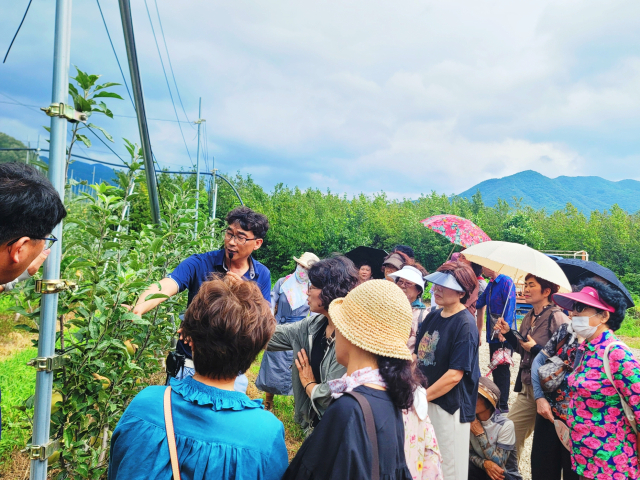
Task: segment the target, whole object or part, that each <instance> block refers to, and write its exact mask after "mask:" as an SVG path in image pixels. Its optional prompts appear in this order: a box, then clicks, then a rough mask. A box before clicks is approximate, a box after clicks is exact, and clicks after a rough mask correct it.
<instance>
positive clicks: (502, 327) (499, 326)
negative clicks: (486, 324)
mask: <svg viewBox="0 0 640 480" xmlns="http://www.w3.org/2000/svg"><path fill="white" fill-rule="evenodd" d="M493 329H494V330H498V331H499V333H501V334H503V335H504V334H505V333H509V330H511V327H510V326H509V324H508V323H507V322H506V321H505V320H504V318H502V317H500V318H499V319H498V321H497V322H496V325H495V327H493Z"/></svg>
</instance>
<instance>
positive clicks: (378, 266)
mask: <svg viewBox="0 0 640 480" xmlns="http://www.w3.org/2000/svg"><path fill="white" fill-rule="evenodd" d="M386 256H387V252H385V251H384V250H381V249H380V248H373V247H356V248H354V249H353V250H351V251H350V252H347V253H346V254H345V257H347V258H348V259H350V260H351V261H352V262H353V263H355V264H356V267H357V268H360V266H362V265H364V264H367V265H369V266H370V267H371V274H372V276H373V278H384V273H382V262H383V261H384V258H385V257H386Z"/></svg>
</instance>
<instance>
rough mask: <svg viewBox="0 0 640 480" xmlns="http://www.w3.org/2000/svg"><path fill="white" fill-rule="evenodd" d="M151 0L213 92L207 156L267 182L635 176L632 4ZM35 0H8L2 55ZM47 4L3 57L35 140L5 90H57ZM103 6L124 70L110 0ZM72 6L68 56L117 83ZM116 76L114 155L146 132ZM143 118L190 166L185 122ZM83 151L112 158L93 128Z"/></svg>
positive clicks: (184, 58)
mask: <svg viewBox="0 0 640 480" xmlns="http://www.w3.org/2000/svg"><path fill="white" fill-rule="evenodd" d="M147 2H148V5H149V10H150V12H151V18H152V20H153V22H154V28H155V31H156V34H157V35H159V24H158V17H157V15H156V10H155V4H154V0H147ZM157 2H158V8H159V11H160V16H161V17H160V18H161V20H162V26H163V27H164V32H165V35H166V39H167V44H168V47H169V52H170V54H171V61H172V64H173V68H174V71H175V75H176V80H177V82H178V86H179V88H180V94H181V96H182V100H183V102H184V106H185V109H186V112H187V115H188V117H189V119H190V120H191V121H193V120H195V119H196V118H197V108H198V97H200V96H201V97H202V99H203V114H202V116H203V117H204V118H206V120H207V143H208V151H209V156H210V157H211V156H215V161H216V167H217V168H219V169H221V170H222V171H225V172H235V171H238V170H239V171H240V172H242V173H243V174H245V173H250V174H251V175H252V176H253V177H254V178H255V179H256V180H257V181H258V183H260V184H262V185H263V186H265V187H266V188H269V189H270V188H272V187H273V186H274V185H275V184H277V183H279V182H282V183H285V184H287V185H289V186H294V185H297V186H300V187H318V188H321V189H326V188H330V189H331V190H332V191H337V192H347V193H349V194H355V193H358V192H366V193H373V192H378V191H381V190H384V191H386V192H388V193H389V194H390V195H391V196H393V197H397V198H402V197H416V196H418V195H420V194H421V193H429V192H430V191H432V190H435V191H437V192H439V193H459V192H461V191H463V190H465V189H467V188H469V187H471V186H473V185H475V184H476V183H478V182H480V181H482V180H486V179H488V178H494V177H503V176H506V175H511V174H513V173H516V172H519V171H522V170H527V169H533V170H536V171H538V172H540V173H542V174H544V175H547V176H550V177H556V176H559V175H571V176H577V175H599V176H602V177H604V178H607V179H610V180H621V179H624V178H635V179H640V168H639V166H640V162H639V160H640V156H639V154H638V152H639V147H640V136H639V135H638V132H640V3H639V2H637V1H616V0H609V1H607V2H602V1H600V0H598V1H596V0H588V1H580V0H566V1H565V0H554V1H546V0H537V1H535V2H534V1H524V2H514V1H512V0H495V1H484V0H481V1H477V0H476V1H457V0H451V1H446V2H443V1H437V2H436V1H420V2H418V1H403V0H401V1H397V2H389V1H379V0H367V1H364V0H342V1H325V2H300V1H292V0H280V1H277V2H257V1H234V2H205V1H198V2H196V1H187V0H184V1H180V2H173V1H171V2H170V1H168V0H157ZM27 3H28V1H27V0H15V1H12V2H3V6H2V15H0V50H2V55H4V52H5V51H6V48H7V46H8V44H9V42H10V41H11V38H12V36H13V33H14V31H15V28H16V27H17V25H18V23H19V22H20V19H21V18H22V14H23V13H24V9H25V8H26V5H27ZM132 3H134V4H135V5H134V6H133V20H134V27H135V29H136V40H137V44H138V54H139V58H140V63H141V75H142V82H143V87H144V92H145V100H146V105H147V113H148V116H149V117H150V118H154V119H165V120H172V119H173V120H175V115H174V111H173V107H172V105H171V102H170V98H169V92H168V89H167V85H166V83H165V80H164V76H163V73H162V68H161V64H160V59H159V57H158V52H157V50H156V45H155V43H154V39H153V34H152V30H151V26H150V22H149V18H148V16H147V11H146V9H145V4H144V2H143V1H140V0H137V1H134V2H132ZM53 4H54V2H51V1H45V0H34V1H33V4H32V6H31V10H30V12H29V15H28V16H27V19H26V21H25V24H24V26H23V28H22V31H21V32H20V35H19V36H18V39H17V40H16V43H15V44H14V46H13V49H12V51H11V54H10V55H9V58H8V60H7V63H5V64H4V65H0V102H1V103H0V131H2V132H6V133H8V134H10V135H12V136H15V137H17V138H19V139H20V140H23V141H26V140H27V139H29V140H31V141H32V143H33V142H35V140H36V139H37V136H38V134H41V135H45V134H46V132H44V130H43V129H42V128H41V126H42V125H46V124H47V123H48V122H47V119H46V118H45V116H44V114H42V113H39V112H38V111H37V108H27V107H24V106H20V105H12V104H11V102H14V101H18V102H21V103H23V104H26V105H32V106H45V105H47V104H48V103H49V101H50V96H51V73H52V53H53V23H54V5H53ZM101 5H102V8H103V10H104V12H105V17H106V21H107V24H108V26H109V29H110V32H111V34H112V37H113V39H114V43H115V48H116V51H117V53H118V55H119V58H120V61H121V62H122V63H123V67H124V68H125V75H128V70H127V67H126V63H127V62H126V52H125V49H124V41H123V40H122V29H121V26H120V17H119V11H118V5H117V2H116V0H102V1H101ZM73 8H74V10H73V32H72V51H71V58H72V64H75V65H78V66H79V67H80V68H82V69H83V70H85V71H88V72H90V73H99V74H102V75H103V79H104V80H105V81H116V82H120V83H122V78H121V76H120V73H119V71H118V67H117V64H116V60H115V57H114V55H113V53H112V51H111V47H110V46H109V43H108V39H107V35H106V33H105V29H104V26H103V25H102V20H101V18H100V15H99V11H98V7H97V4H96V2H95V1H92V0H84V1H75V2H74V6H73ZM159 42H160V48H161V50H162V52H163V54H164V46H163V44H162V40H161V38H159ZM164 62H165V66H166V67H167V68H168V63H167V59H166V56H165V57H164ZM117 88H118V92H119V93H120V94H121V95H122V96H123V97H125V98H126V101H118V100H113V101H111V102H110V106H111V108H112V110H113V112H114V113H115V114H117V115H122V116H119V117H116V118H115V119H114V120H110V119H108V118H104V117H102V118H100V117H99V116H97V115H96V116H94V117H93V118H92V121H93V122H94V123H96V124H98V125H100V126H103V127H104V128H106V129H107V130H109V131H110V132H111V133H112V134H114V137H115V139H116V143H115V144H114V146H113V148H114V149H115V150H116V151H117V152H118V153H121V154H122V153H124V152H125V150H124V148H123V146H122V141H121V138H122V137H126V138H129V139H132V140H134V141H138V133H137V126H136V123H135V120H134V119H132V118H128V117H130V116H132V115H133V114H134V111H133V108H132V105H131V102H130V101H129V99H128V97H127V94H126V90H125V89H124V87H117ZM173 95H174V98H176V92H175V91H174V92H173ZM178 111H179V114H180V115H181V117H180V118H181V119H182V120H185V117H184V114H182V112H181V109H180V106H179V104H178ZM183 130H184V134H185V137H186V141H187V144H188V147H189V150H190V153H191V156H192V158H193V159H194V160H195V152H196V137H195V129H194V128H193V127H192V126H191V125H188V124H184V125H183ZM150 133H151V142H152V145H153V148H154V152H155V154H156V156H157V158H158V160H159V162H160V164H161V165H162V166H163V167H168V168H171V169H176V168H180V167H184V168H191V162H190V160H189V158H188V156H187V152H186V148H185V145H184V143H183V140H182V137H181V135H180V131H179V129H178V124H177V123H176V122H170V121H159V120H151V121H150ZM83 154H85V155H88V156H92V157H95V158H100V159H103V160H108V161H116V162H117V161H118V160H117V158H116V157H115V156H113V155H112V154H110V153H109V152H108V150H107V149H106V148H105V147H104V146H102V145H100V144H97V142H94V147H92V148H91V149H90V150H88V151H85V152H83ZM210 163H211V158H210V159H209V165H210Z"/></svg>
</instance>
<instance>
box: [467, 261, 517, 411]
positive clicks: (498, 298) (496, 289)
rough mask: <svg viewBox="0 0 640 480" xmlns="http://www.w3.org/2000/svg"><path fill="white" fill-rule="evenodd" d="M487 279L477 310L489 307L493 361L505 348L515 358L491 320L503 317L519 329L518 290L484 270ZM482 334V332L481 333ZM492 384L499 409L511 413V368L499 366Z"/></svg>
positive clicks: (489, 335) (496, 274)
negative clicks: (498, 390)
mask: <svg viewBox="0 0 640 480" xmlns="http://www.w3.org/2000/svg"><path fill="white" fill-rule="evenodd" d="M482 273H484V275H485V277H489V278H490V279H491V282H489V285H488V286H487V287H486V288H485V290H484V292H482V294H481V295H480V296H479V297H478V302H477V303H476V308H477V309H480V308H482V307H484V306H486V307H487V343H488V344H489V355H490V358H491V357H493V354H494V353H495V351H496V350H498V349H499V348H503V347H504V348H505V349H507V350H509V351H510V352H511V354H512V355H513V349H512V348H511V345H510V344H509V342H507V343H504V338H503V337H502V335H500V332H496V333H495V335H494V332H493V327H494V326H495V323H496V321H495V320H493V319H492V318H491V316H492V315H494V316H495V317H496V318H497V317H502V318H504V320H505V321H506V322H507V323H508V324H509V326H510V327H511V328H515V327H516V323H515V320H516V288H515V285H514V284H513V280H511V279H510V278H509V277H507V276H506V275H499V274H498V273H497V272H494V271H493V270H490V269H488V268H487V267H484V268H483V269H482ZM479 333H482V332H479ZM493 382H494V383H495V384H496V385H497V386H498V388H499V389H500V402H499V403H498V409H499V410H500V411H501V412H502V413H505V414H506V413H507V412H508V411H509V390H510V388H511V372H510V371H509V365H498V367H497V368H496V369H495V370H494V371H493Z"/></svg>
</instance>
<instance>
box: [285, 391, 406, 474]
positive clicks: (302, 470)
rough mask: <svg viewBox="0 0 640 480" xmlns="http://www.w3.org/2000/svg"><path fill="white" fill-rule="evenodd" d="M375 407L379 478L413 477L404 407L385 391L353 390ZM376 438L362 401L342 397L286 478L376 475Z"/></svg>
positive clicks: (325, 415) (303, 447) (335, 403)
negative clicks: (368, 426)
mask: <svg viewBox="0 0 640 480" xmlns="http://www.w3.org/2000/svg"><path fill="white" fill-rule="evenodd" d="M354 391H355V392H358V393H361V394H362V395H364V396H365V397H366V399H367V400H368V401H369V404H370V405H371V411H372V412H373V418H374V419H375V423H376V434H377V436H378V458H379V461H380V478H383V479H386V480H410V479H411V472H409V469H408V467H407V463H406V461H405V457H404V424H403V423H402V411H401V410H400V409H399V408H397V407H396V406H395V405H394V404H393V402H391V398H390V397H389V394H388V393H387V392H386V391H382V390H375V389H373V388H369V387H365V386H359V387H356V388H355V389H354ZM371 461H372V455H371V442H370V441H369V437H368V436H367V431H366V427H365V421H364V414H363V413H362V408H360V405H359V404H358V402H357V400H356V399H355V398H353V397H351V396H349V395H343V396H342V397H340V398H338V399H337V400H336V401H334V402H333V403H332V404H331V405H329V408H328V409H327V411H326V412H325V414H324V415H323V416H322V420H321V421H320V423H319V424H318V426H317V427H316V428H315V429H314V430H313V433H312V434H311V435H310V436H309V437H308V438H307V439H306V440H305V442H304V443H303V444H302V446H301V447H300V450H298V453H297V454H296V456H295V458H294V459H293V461H292V462H291V465H289V468H288V469H287V471H286V472H285V474H284V476H283V477H282V480H294V479H295V480H302V479H304V480H310V479H313V480H320V479H349V480H370V479H371Z"/></svg>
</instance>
